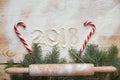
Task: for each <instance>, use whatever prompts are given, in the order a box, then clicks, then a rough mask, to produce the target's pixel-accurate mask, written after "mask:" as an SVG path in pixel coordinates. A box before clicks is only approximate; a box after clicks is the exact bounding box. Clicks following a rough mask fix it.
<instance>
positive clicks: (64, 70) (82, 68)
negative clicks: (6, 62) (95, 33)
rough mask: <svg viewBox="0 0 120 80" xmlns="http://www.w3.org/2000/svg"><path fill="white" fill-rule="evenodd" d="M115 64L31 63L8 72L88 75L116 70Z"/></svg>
mask: <svg viewBox="0 0 120 80" xmlns="http://www.w3.org/2000/svg"><path fill="white" fill-rule="evenodd" d="M116 70H117V69H116V68H115V67H113V66H103V67H94V65H93V64H31V65H30V66H29V68H17V67H12V68H7V69H6V72H7V73H10V74H12V73H29V75H30V76H87V75H94V73H95V72H114V71H116Z"/></svg>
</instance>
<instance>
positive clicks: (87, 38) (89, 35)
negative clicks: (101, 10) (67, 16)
mask: <svg viewBox="0 0 120 80" xmlns="http://www.w3.org/2000/svg"><path fill="white" fill-rule="evenodd" d="M83 25H84V26H85V27H86V26H88V25H90V26H91V27H92V30H91V31H90V33H89V34H88V35H87V37H86V39H85V40H84V43H83V45H82V47H81V48H80V53H82V52H83V50H84V48H85V46H86V44H87V42H88V41H89V39H90V38H91V36H92V35H93V33H94V32H95V29H96V26H95V24H93V23H92V22H91V21H86V22H84V24H83Z"/></svg>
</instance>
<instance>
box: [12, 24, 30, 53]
mask: <svg viewBox="0 0 120 80" xmlns="http://www.w3.org/2000/svg"><path fill="white" fill-rule="evenodd" d="M18 25H21V26H22V27H23V28H26V25H25V24H24V22H18V23H17V24H15V25H14V30H15V33H16V34H17V36H18V37H19V39H20V41H21V42H22V43H23V44H24V46H25V48H26V49H27V51H28V53H29V54H32V50H31V49H30V48H29V46H28V44H27V42H26V41H25V39H24V38H23V37H22V35H21V33H20V32H19V30H18V29H17V26H18Z"/></svg>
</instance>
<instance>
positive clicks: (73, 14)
mask: <svg viewBox="0 0 120 80" xmlns="http://www.w3.org/2000/svg"><path fill="white" fill-rule="evenodd" d="M119 14H120V0H84V1H83V0H44V1H43V0H36V1H33V0H19V1H18V0H0V64H2V63H6V61H7V60H10V59H14V60H15V61H16V62H19V61H20V60H22V58H23V56H24V54H26V53H27V52H26V50H25V48H24V46H23V45H22V43H21V42H20V41H19V39H18V37H17V36H16V34H15V33H14V30H13V26H14V24H15V23H16V22H18V21H24V22H25V24H26V25H27V26H28V27H27V28H26V29H25V30H24V29H23V28H21V27H19V29H20V31H21V33H22V34H23V36H24V37H25V39H26V41H27V42H28V44H30V45H31V44H32V41H33V39H34V36H36V35H38V34H37V33H34V34H32V32H34V31H35V30H38V29H40V30H43V31H44V32H45V35H44V36H46V35H47V32H49V30H50V29H53V28H54V29H55V30H56V31H57V32H59V33H60V31H61V29H63V28H65V30H66V31H65V32H64V33H65V42H66V47H65V48H62V47H61V48H60V49H61V56H62V54H64V53H63V52H65V53H66V54H65V55H64V56H66V57H67V49H68V48H69V47H70V46H72V45H71V43H70V41H69V39H70V33H68V32H69V28H75V29H77V31H78V33H77V34H76V36H77V37H78V42H77V43H75V45H74V47H76V48H77V49H78V50H79V48H80V47H81V45H82V43H83V41H84V39H85V37H86V35H87V34H88V33H89V31H90V30H91V28H90V27H88V28H84V27H83V25H82V24H83V22H84V21H86V20H90V21H92V22H94V23H95V24H96V27H97V29H96V32H95V34H94V35H93V37H92V38H91V40H90V41H89V43H95V44H98V45H99V46H100V47H101V48H104V49H105V48H107V47H109V46H110V45H112V44H114V45H117V46H118V48H119V49H120V42H119V40H120V22H119V19H120V15H119ZM61 33H62V32H61ZM51 34H53V33H51ZM49 37H50V38H53V39H54V37H55V35H54V34H53V35H50V36H49ZM59 40H62V39H59ZM43 41H45V43H49V41H48V39H46V38H45V39H43V40H42V42H43ZM59 46H61V44H60V43H59ZM50 49H51V47H50V46H46V47H45V46H43V50H44V54H45V53H47V52H48V51H49V50H50ZM118 56H120V55H118ZM62 57H63V56H62ZM3 68H4V65H0V78H3V77H6V76H8V75H6V74H5V72H4V69H3Z"/></svg>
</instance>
